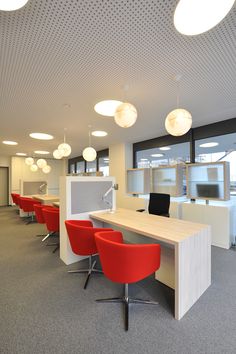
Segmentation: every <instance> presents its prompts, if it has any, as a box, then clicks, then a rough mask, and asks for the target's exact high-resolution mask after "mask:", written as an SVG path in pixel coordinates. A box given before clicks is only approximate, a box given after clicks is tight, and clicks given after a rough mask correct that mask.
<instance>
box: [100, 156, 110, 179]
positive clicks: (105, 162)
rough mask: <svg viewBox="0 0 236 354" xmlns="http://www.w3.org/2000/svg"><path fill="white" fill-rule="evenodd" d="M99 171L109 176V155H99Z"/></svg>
mask: <svg viewBox="0 0 236 354" xmlns="http://www.w3.org/2000/svg"><path fill="white" fill-rule="evenodd" d="M98 171H100V172H102V173H103V176H109V157H108V156H105V157H99V159H98Z"/></svg>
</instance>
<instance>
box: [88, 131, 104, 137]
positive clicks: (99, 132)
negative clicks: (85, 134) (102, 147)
mask: <svg viewBox="0 0 236 354" xmlns="http://www.w3.org/2000/svg"><path fill="white" fill-rule="evenodd" d="M91 134H92V135H93V136H98V137H102V136H106V135H107V132H104V131H102V130H95V131H94V132H92V133H91Z"/></svg>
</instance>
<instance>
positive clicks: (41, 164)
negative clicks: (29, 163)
mask: <svg viewBox="0 0 236 354" xmlns="http://www.w3.org/2000/svg"><path fill="white" fill-rule="evenodd" d="M36 163H37V166H38V167H39V168H43V167H44V166H46V165H47V161H46V160H44V159H38V160H37V162H36Z"/></svg>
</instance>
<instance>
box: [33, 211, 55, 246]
mask: <svg viewBox="0 0 236 354" xmlns="http://www.w3.org/2000/svg"><path fill="white" fill-rule="evenodd" d="M43 208H44V209H48V208H53V206H51V205H43V204H34V212H35V217H36V220H37V222H38V223H39V224H46V222H45V219H44V216H43V210H42V209H43ZM36 236H47V237H46V238H48V237H49V236H50V233H48V234H47V235H46V234H44V235H36ZM46 238H45V239H46Z"/></svg>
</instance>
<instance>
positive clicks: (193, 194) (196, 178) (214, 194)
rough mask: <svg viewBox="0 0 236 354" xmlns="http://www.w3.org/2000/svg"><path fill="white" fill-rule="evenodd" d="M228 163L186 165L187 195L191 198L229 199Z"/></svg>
mask: <svg viewBox="0 0 236 354" xmlns="http://www.w3.org/2000/svg"><path fill="white" fill-rule="evenodd" d="M229 186H230V173H229V163H228V162H225V161H222V162H218V163H217V162H216V163H202V164H200V163H199V164H191V165H187V197H188V198H191V199H207V200H211V199H212V200H229V199H230V193H229Z"/></svg>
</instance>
